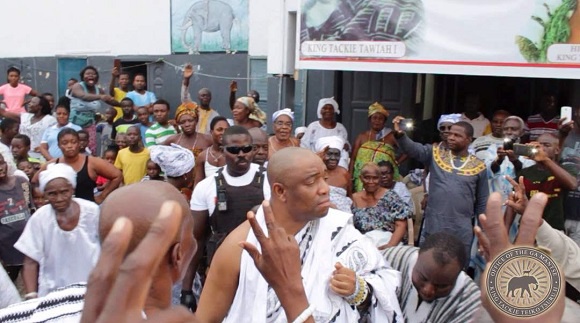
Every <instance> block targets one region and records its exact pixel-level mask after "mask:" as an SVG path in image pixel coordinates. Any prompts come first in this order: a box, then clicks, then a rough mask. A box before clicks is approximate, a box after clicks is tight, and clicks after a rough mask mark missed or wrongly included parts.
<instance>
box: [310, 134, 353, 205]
mask: <svg viewBox="0 0 580 323" xmlns="http://www.w3.org/2000/svg"><path fill="white" fill-rule="evenodd" d="M326 147H328V149H326ZM343 147H344V141H343V140H342V138H340V137H338V136H330V137H323V138H320V139H318V140H317V141H316V150H318V151H324V155H322V161H324V164H325V165H326V169H327V171H328V172H327V176H328V177H327V179H326V183H328V186H329V188H330V202H331V203H332V204H334V207H335V208H336V209H338V210H341V211H343V212H348V213H350V207H351V205H352V200H351V199H350V196H352V181H351V180H350V179H351V176H350V173H349V172H348V171H347V170H346V169H344V168H342V167H338V163H339V161H340V157H341V156H342V154H343V153H345V152H344V150H343Z"/></svg>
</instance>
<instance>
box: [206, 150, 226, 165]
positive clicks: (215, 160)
mask: <svg viewBox="0 0 580 323" xmlns="http://www.w3.org/2000/svg"><path fill="white" fill-rule="evenodd" d="M209 154H210V155H211V157H212V158H213V162H214V163H217V162H218V161H219V160H220V158H221V157H222V156H223V155H224V153H221V155H219V156H217V157H216V156H214V155H213V153H212V152H211V147H209Z"/></svg>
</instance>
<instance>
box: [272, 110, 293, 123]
mask: <svg viewBox="0 0 580 323" xmlns="http://www.w3.org/2000/svg"><path fill="white" fill-rule="evenodd" d="M282 115H286V116H289V117H290V119H292V121H294V112H292V110H290V109H287V108H286V109H282V110H278V111H276V112H274V114H272V121H276V119H278V117H279V116H282Z"/></svg>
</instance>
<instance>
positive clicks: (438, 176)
mask: <svg viewBox="0 0 580 323" xmlns="http://www.w3.org/2000/svg"><path fill="white" fill-rule="evenodd" d="M402 119H403V117H396V118H395V119H394V120H393V123H394V124H395V131H396V133H395V138H397V142H398V143H399V147H401V150H402V151H403V152H405V153H406V154H407V155H409V157H411V158H415V159H416V160H418V161H419V162H421V163H423V164H424V165H426V166H429V170H430V176H431V178H430V180H429V202H428V203H427V207H426V209H425V215H424V223H423V230H422V231H421V238H420V240H419V241H420V242H419V243H420V244H421V243H422V242H423V241H424V240H425V238H427V237H428V236H429V235H431V234H433V233H436V232H441V231H443V232H447V233H451V234H454V235H455V236H457V237H458V238H459V239H460V240H461V242H462V243H463V245H464V246H465V251H466V254H468V255H469V254H471V252H470V249H471V243H472V240H473V224H474V220H475V217H476V216H477V215H479V214H481V213H483V212H484V211H485V205H486V202H487V198H488V196H489V186H488V182H487V173H486V167H485V164H484V163H483V162H482V161H481V160H479V159H477V157H475V156H474V155H472V154H469V152H468V147H469V144H470V143H471V141H472V138H473V127H472V126H471V125H470V124H469V123H467V122H464V121H460V122H457V123H455V124H453V125H452V126H451V130H449V135H448V137H447V148H445V147H442V146H441V145H422V144H419V143H416V142H414V141H412V140H411V139H409V137H407V136H406V135H405V132H404V131H400V130H399V122H400V121H401V120H402ZM465 265H467V263H466V264H465Z"/></svg>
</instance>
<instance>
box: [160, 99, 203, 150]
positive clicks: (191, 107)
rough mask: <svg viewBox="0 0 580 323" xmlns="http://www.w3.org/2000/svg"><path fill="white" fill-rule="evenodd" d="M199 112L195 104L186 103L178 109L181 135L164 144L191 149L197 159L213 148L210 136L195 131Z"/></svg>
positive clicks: (172, 137) (176, 113)
mask: <svg viewBox="0 0 580 323" xmlns="http://www.w3.org/2000/svg"><path fill="white" fill-rule="evenodd" d="M197 112H198V108H197V105H196V104H195V103H193V102H189V103H184V104H182V105H180V106H179V107H177V110H176V111H175V121H176V122H177V125H178V126H179V129H180V133H178V134H174V135H172V136H171V137H169V138H167V140H165V142H164V143H163V144H164V145H166V146H169V145H171V144H176V145H179V146H181V147H184V148H186V149H189V150H191V152H192V153H193V155H194V156H195V157H196V158H197V156H198V155H199V153H201V152H202V151H203V150H204V149H205V148H207V147H209V146H211V143H212V142H211V139H210V138H209V136H206V135H204V134H201V133H199V132H197V131H195V128H196V125H197V121H198V114H197Z"/></svg>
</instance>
